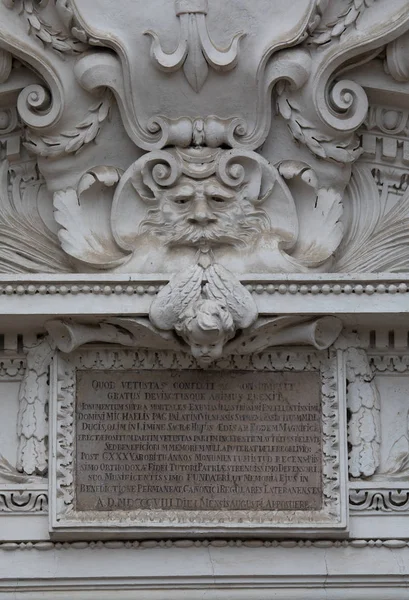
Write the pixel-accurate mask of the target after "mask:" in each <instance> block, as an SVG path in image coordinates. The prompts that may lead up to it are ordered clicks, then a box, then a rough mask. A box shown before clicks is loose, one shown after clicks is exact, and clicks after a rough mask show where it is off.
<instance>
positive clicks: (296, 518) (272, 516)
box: [49, 346, 348, 540]
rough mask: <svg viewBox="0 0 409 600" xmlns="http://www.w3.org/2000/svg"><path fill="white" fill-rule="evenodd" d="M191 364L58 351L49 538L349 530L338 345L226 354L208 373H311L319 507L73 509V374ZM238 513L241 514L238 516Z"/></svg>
mask: <svg viewBox="0 0 409 600" xmlns="http://www.w3.org/2000/svg"><path fill="white" fill-rule="evenodd" d="M142 369H149V370H155V369H157V370H172V369H177V370H182V369H197V365H196V363H195V361H194V360H193V359H192V358H191V357H190V356H188V355H185V354H182V353H178V352H165V351H164V352H154V351H148V350H133V349H132V350H127V349H120V348H118V349H117V348H114V347H112V346H110V347H109V348H107V347H89V348H85V349H81V350H78V351H75V352H73V353H71V354H62V353H59V352H57V353H56V355H55V357H54V359H53V363H52V367H51V385H50V435H51V439H50V489H49V497H50V511H49V524H50V534H51V536H52V537H53V538H54V539H76V540H80V539H89V538H91V537H92V538H93V539H95V536H98V539H120V538H122V539H123V538H130V539H132V538H133V539H136V538H138V539H149V538H151V539H153V538H163V536H165V537H181V536H183V537H195V538H200V537H208V536H211V537H224V538H225V537H226V536H227V537H229V536H236V537H243V538H246V537H247V538H249V537H254V536H260V535H261V536H268V537H283V536H286V537H288V536H289V535H294V536H298V537H308V538H313V537H328V536H331V537H344V536H345V535H346V534H347V530H348V510H347V508H348V494H347V446H346V404H345V389H344V388H345V384H344V382H345V376H344V373H345V369H344V361H343V353H342V352H341V351H339V350H329V351H325V352H318V351H314V350H308V349H305V348H290V349H286V348H279V349H277V350H274V351H267V352H265V353H262V354H258V355H253V356H231V357H228V358H226V359H224V360H220V361H219V362H218V363H216V364H215V365H214V366H212V370H223V371H226V370H227V371H234V370H240V371H254V372H256V371H264V372H286V371H287V372H288V371H290V372H293V373H294V372H318V373H319V374H320V381H321V409H322V413H321V414H322V423H321V425H322V494H323V500H322V507H321V509H320V510H292V511H288V510H279V511H277V510H271V511H266V510H263V511H247V510H244V511H243V510H242V511H237V510H236V511H234V510H232V511H228V510H213V511H208V510H189V511H186V510H147V509H138V510H129V511H125V510H112V511H103V512H101V511H88V510H86V511H77V510H76V507H75V468H74V460H75V459H74V457H75V440H76V432H75V404H76V371H77V370H91V371H92V370H95V371H101V370H104V371H107V370H113V371H132V370H138V371H139V370H142ZM238 513H240V514H238Z"/></svg>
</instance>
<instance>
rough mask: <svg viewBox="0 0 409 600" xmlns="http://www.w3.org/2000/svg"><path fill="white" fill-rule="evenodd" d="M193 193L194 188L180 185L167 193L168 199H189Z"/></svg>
mask: <svg viewBox="0 0 409 600" xmlns="http://www.w3.org/2000/svg"><path fill="white" fill-rule="evenodd" d="M194 193H195V188H194V187H193V186H191V185H187V184H186V185H182V186H180V187H177V188H175V189H173V190H169V191H168V192H167V194H166V195H167V196H168V198H191V197H192V196H193V195H194Z"/></svg>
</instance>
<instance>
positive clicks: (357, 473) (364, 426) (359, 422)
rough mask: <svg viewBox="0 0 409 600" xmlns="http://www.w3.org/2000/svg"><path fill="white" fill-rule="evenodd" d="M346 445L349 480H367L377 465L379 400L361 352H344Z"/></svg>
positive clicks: (379, 429) (371, 375)
mask: <svg viewBox="0 0 409 600" xmlns="http://www.w3.org/2000/svg"><path fill="white" fill-rule="evenodd" d="M346 367H347V381H348V383H347V403H348V410H349V413H350V420H349V424H348V442H349V444H350V448H351V450H350V454H349V471H350V474H351V475H352V477H361V475H363V476H365V477H371V476H372V475H374V474H375V472H376V470H377V468H378V467H379V463H380V443H381V426H380V399H379V392H378V389H377V387H376V384H375V382H374V375H373V372H372V369H371V366H370V364H369V361H368V357H367V354H366V352H365V350H361V349H357V348H351V349H350V350H349V351H348V353H347V359H346Z"/></svg>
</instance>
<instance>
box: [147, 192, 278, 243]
mask: <svg viewBox="0 0 409 600" xmlns="http://www.w3.org/2000/svg"><path fill="white" fill-rule="evenodd" d="M240 208H241V212H242V217H241V218H240V220H239V221H237V214H236V213H235V212H234V211H223V212H221V211H220V212H218V211H213V213H214V215H215V216H216V217H217V218H218V222H217V223H212V224H210V225H209V224H208V225H205V226H201V225H195V224H193V223H188V222H187V220H186V215H181V216H180V218H179V219H178V220H176V221H174V222H173V223H166V222H165V220H164V218H163V214H162V211H161V210H160V208H152V209H150V210H149V211H148V213H147V218H146V219H144V220H143V221H142V222H141V225H140V231H141V232H142V233H145V232H146V233H153V234H154V235H157V236H158V237H161V238H163V241H164V243H165V244H166V246H170V247H172V246H196V247H197V246H198V245H200V244H201V243H202V244H203V245H207V246H213V247H214V246H219V245H224V246H233V247H236V248H237V247H240V246H241V247H243V246H247V245H248V244H249V243H251V242H252V241H254V239H256V238H257V235H259V234H260V233H262V232H264V231H268V230H269V229H270V228H271V225H270V220H269V218H268V216H267V215H266V213H265V212H264V211H263V210H255V209H254V206H253V205H252V204H251V203H250V202H248V201H247V200H244V199H241V201H240Z"/></svg>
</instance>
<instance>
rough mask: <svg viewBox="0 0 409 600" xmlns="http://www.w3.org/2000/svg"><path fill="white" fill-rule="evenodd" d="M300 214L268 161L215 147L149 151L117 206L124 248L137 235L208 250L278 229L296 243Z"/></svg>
mask: <svg viewBox="0 0 409 600" xmlns="http://www.w3.org/2000/svg"><path fill="white" fill-rule="evenodd" d="M273 190H274V193H273ZM293 213H294V214H293ZM124 215H127V216H128V218H127V219H124ZM294 218H295V221H296V217H295V212H294V210H293V206H292V199H291V197H290V195H289V193H288V190H287V188H286V186H285V184H283V182H282V180H281V178H280V176H279V174H278V172H277V171H276V169H274V167H271V166H270V165H269V164H268V163H267V161H265V160H264V159H263V158H262V157H260V156H259V155H258V154H256V153H255V152H251V151H240V150H222V149H212V148H187V149H183V148H170V149H168V150H160V151H153V152H150V153H148V154H146V155H145V156H143V157H142V158H141V159H139V160H138V161H137V162H136V163H135V164H134V165H132V167H130V169H128V171H127V173H125V175H124V177H123V179H122V181H121V183H120V185H119V187H118V190H117V192H116V194H115V199H114V206H113V212H112V223H113V231H114V233H115V237H116V240H117V243H118V244H119V245H120V246H121V247H122V248H124V249H125V250H132V249H134V248H135V245H137V242H136V240H137V238H138V236H139V237H141V236H145V239H146V238H147V239H155V240H157V244H160V245H163V246H164V247H167V248H189V247H190V248H192V247H193V248H197V249H198V250H201V251H208V250H214V249H215V248H223V247H224V248H225V247H230V248H240V247H246V246H247V247H251V245H252V244H253V243H255V242H256V241H257V240H258V239H259V238H260V236H261V235H262V234H263V233H267V234H268V235H270V233H271V232H274V231H275V232H276V234H277V235H278V236H279V238H280V239H281V240H284V243H286V242H285V241H287V242H288V243H292V242H293V237H294V224H293V223H291V225H290V226H289V225H288V221H291V220H294Z"/></svg>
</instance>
